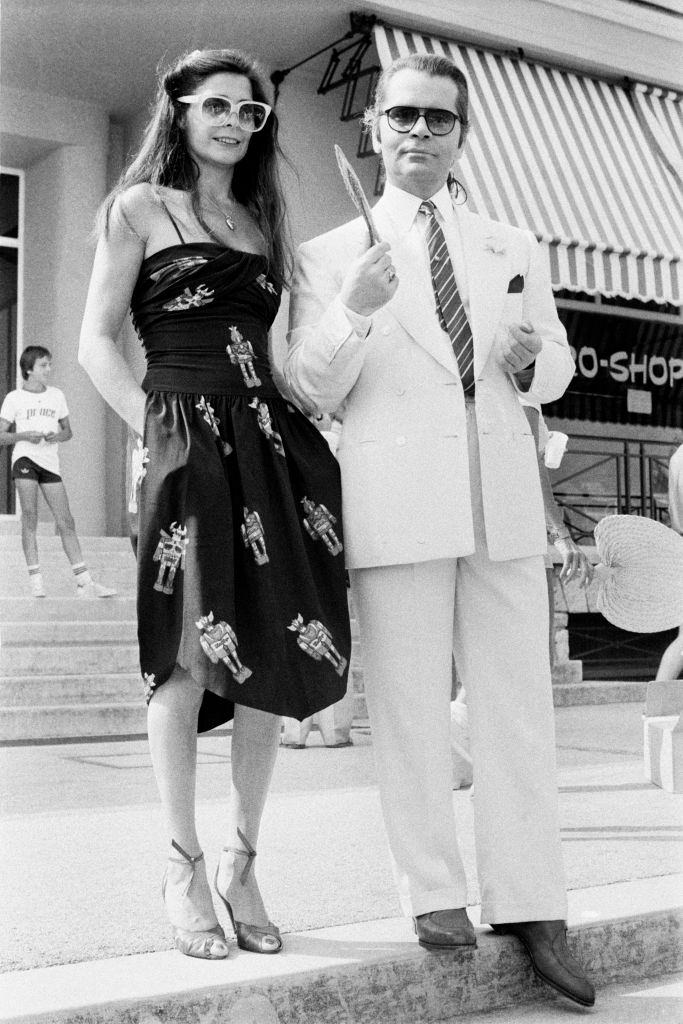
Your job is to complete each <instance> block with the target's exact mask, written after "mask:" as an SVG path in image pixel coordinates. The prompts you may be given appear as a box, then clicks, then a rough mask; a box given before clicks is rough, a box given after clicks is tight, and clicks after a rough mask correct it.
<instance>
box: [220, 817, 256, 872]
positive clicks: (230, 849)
mask: <svg viewBox="0 0 683 1024" xmlns="http://www.w3.org/2000/svg"><path fill="white" fill-rule="evenodd" d="M237 838H238V839H239V840H240V842H242V843H244V845H245V847H246V849H242V848H241V847H239V846H224V847H223V849H224V850H225V852H226V853H239V854H241V855H242V856H243V857H246V858H247V863H246V864H245V865H244V868H243V869H242V874H241V875H240V882H241V883H242V885H244V883H245V882H246V880H247V878H248V877H249V872H250V871H251V869H252V867H253V866H254V857H255V856H256V850H255V849H254V847H253V846H252V845H251V843H250V842H249V840H248V839H247V837H246V836H245V834H244V832H243V831H242V829H240V828H238V829H237Z"/></svg>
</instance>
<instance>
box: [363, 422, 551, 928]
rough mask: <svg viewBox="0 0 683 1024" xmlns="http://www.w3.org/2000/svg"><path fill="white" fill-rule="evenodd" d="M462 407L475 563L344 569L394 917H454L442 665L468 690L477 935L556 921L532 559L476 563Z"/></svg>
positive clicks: (457, 901) (541, 652) (481, 554)
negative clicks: (483, 925) (397, 913)
mask: <svg viewBox="0 0 683 1024" xmlns="http://www.w3.org/2000/svg"><path fill="white" fill-rule="evenodd" d="M475 427H476V424H475V421H474V405H473V404H468V428H469V438H470V484H471V489H472V505H473V513H474V520H475V537H476V552H475V554H473V555H469V556H467V557H464V558H458V559H448V560H441V561H431V562H420V563H415V564H408V565H391V566H378V567H373V568H367V569H355V570H353V571H352V573H351V584H352V589H353V596H354V603H355V607H356V612H357V615H358V621H359V626H360V631H361V640H362V651H363V669H364V680H365V693H366V700H367V705H368V713H369V716H370V723H371V727H372V738H373V746H374V749H375V757H376V761H377V771H378V780H379V789H380V797H381V802H382V810H383V814H384V821H385V826H386V830H387V835H388V839H389V846H390V849H391V853H392V857H393V861H394V872H395V877H396V882H397V886H398V891H399V898H400V901H401V908H402V910H403V912H404V913H405V914H407V915H415V916H417V915H419V914H425V913H429V912H430V911H433V910H443V909H447V908H451V907H463V906H465V905H466V903H467V884H466V878H465V872H464V868H463V864H462V860H461V857H460V853H459V851H458V845H457V839H456V826H455V816H454V811H453V793H452V789H451V760H450V759H451V754H450V738H449V729H450V698H451V658H452V656H453V655H454V656H455V659H456V666H457V670H458V675H459V677H460V679H461V680H462V682H463V684H464V686H465V687H466V690H467V703H468V710H469V722H470V744H471V753H472V759H473V769H474V829H475V844H476V853H477V869H478V876H479V886H480V891H481V904H482V921H483V922H488V923H502V922H512V921H538V920H551V919H557V918H565V917H566V910H567V903H566V885H565V880H564V870H563V866H562V853H561V847H560V838H559V824H558V808H557V781H556V766H555V730H554V716H553V704H552V691H551V680H550V664H549V656H548V641H547V637H548V592H547V587H546V580H545V571H544V565H543V556H542V555H538V556H535V557H532V558H519V559H513V560H511V561H505V562H492V561H491V560H490V559H489V557H488V553H487V550H486V540H485V535H484V530H483V509H482V503H481V483H480V473H479V452H478V445H477V437H476V429H475Z"/></svg>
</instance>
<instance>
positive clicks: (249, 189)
mask: <svg viewBox="0 0 683 1024" xmlns="http://www.w3.org/2000/svg"><path fill="white" fill-rule="evenodd" d="M223 72H228V73H230V74H235V75H244V76H245V78H248V79H249V81H250V82H251V88H252V95H253V98H254V99H255V100H258V101H259V102H261V103H267V102H268V96H267V93H266V85H265V79H264V76H263V73H262V72H261V69H260V67H259V65H258V64H257V63H256V61H255V60H254V59H253V58H251V57H249V56H247V55H246V54H244V53H241V52H240V51H239V50H193V51H192V52H191V53H187V54H185V55H184V56H182V57H180V58H179V59H178V60H177V61H176V63H175V64H174V65H173V67H171V68H170V69H169V70H167V71H166V72H164V73H162V74H161V75H160V77H159V85H158V90H157V97H156V102H155V107H154V112H153V114H152V118H151V120H150V122H149V124H148V125H147V128H146V129H145V133H144V137H143V140H142V146H141V147H140V150H139V152H138V154H137V156H136V157H135V159H134V160H133V161H132V163H131V164H130V165H129V166H128V167H127V168H126V169H125V170H124V171H123V173H122V174H121V177H120V178H119V181H118V182H117V184H116V186H115V187H114V188H113V189H112V191H111V192H110V193H109V195H108V196H107V198H106V199H105V201H104V203H103V204H102V207H101V210H100V217H99V222H98V226H99V227H100V229H101V230H103V231H104V232H105V233H106V232H107V231H108V228H109V220H110V215H111V210H112V206H113V204H114V202H115V201H116V199H117V197H118V196H119V195H120V194H121V193H122V192H124V191H125V190H126V189H128V188H130V187H131V185H137V184H140V183H148V184H150V185H152V186H166V187H168V188H176V189H182V190H184V191H186V192H188V193H189V194H190V198H191V203H192V210H193V212H194V214H195V216H196V217H197V219H198V220H199V221H200V223H203V222H202V220H201V216H200V213H199V194H198V190H197V180H198V177H199V168H198V166H197V164H196V162H195V160H193V158H192V156H191V155H190V153H189V152H188V150H187V146H186V145H185V137H184V133H183V130H182V128H181V126H180V123H179V120H180V116H181V114H182V110H183V106H182V104H180V103H178V97H179V96H185V95H187V94H190V93H193V92H196V91H197V89H198V87H199V86H200V85H201V84H202V82H203V81H204V79H205V78H208V77H209V76H210V75H215V74H220V73H223ZM277 134H278V121H277V117H276V115H275V112H274V111H273V112H272V113H271V114H270V116H269V117H268V119H267V121H266V124H265V127H264V128H263V129H262V130H261V131H259V132H254V133H253V135H252V137H251V139H250V140H249V146H248V148H247V151H246V153H245V155H244V157H243V159H242V160H240V162H239V163H238V164H237V165H236V166H235V170H234V174H233V179H232V191H233V194H234V196H235V198H236V199H237V200H238V202H240V203H243V204H244V205H245V206H246V207H248V209H250V210H251V211H252V213H253V214H254V216H255V217H256V220H257V223H258V226H259V228H260V230H261V232H262V233H263V237H264V239H265V243H266V255H267V257H268V264H269V270H270V274H271V276H272V277H273V278H274V279H275V280H276V281H277V282H278V283H279V284H280V285H287V284H288V282H289V280H290V277H291V272H292V251H291V245H290V242H289V231H288V226H287V218H286V213H285V206H284V201H283V197H282V184H281V181H280V175H279V171H278V158H279V157H282V156H283V154H282V150H281V149H280V145H279V143H278V138H277Z"/></svg>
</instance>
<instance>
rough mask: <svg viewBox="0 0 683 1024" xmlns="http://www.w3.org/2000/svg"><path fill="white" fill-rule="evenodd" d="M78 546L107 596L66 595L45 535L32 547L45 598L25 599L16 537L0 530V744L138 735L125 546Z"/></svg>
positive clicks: (140, 720) (141, 718)
mask: <svg viewBox="0 0 683 1024" xmlns="http://www.w3.org/2000/svg"><path fill="white" fill-rule="evenodd" d="M81 544H82V547H83V555H84V558H85V561H86V563H87V565H88V568H89V569H90V571H91V573H92V575H93V577H94V578H95V579H96V580H98V581H101V582H103V583H106V584H107V585H109V586H112V587H115V588H116V590H117V591H118V594H117V596H116V597H114V598H107V599H91V600H81V599H79V598H78V597H76V596H75V586H74V582H73V578H72V576H71V572H70V569H69V564H68V562H67V560H66V557H65V556H64V553H63V552H62V549H61V544H60V542H59V538H58V537H55V536H49V535H47V534H46V535H41V536H40V538H39V550H40V560H41V567H42V571H43V579H44V581H45V588H46V590H47V593H48V597H47V598H40V599H36V598H33V597H31V596H30V587H29V582H28V576H27V573H26V566H25V563H24V558H23V554H22V551H21V544H20V540H19V537H18V536H17V535H12V534H2V535H0V566H1V567H2V568H1V569H0V742H4V743H25V742H36V741H41V740H42V741H49V740H56V739H62V740H63V739H76V738H79V739H80V738H90V739H92V738H95V737H105V736H129V735H144V733H145V704H144V700H143V697H142V682H141V679H140V672H139V667H138V654H137V638H136V630H137V626H136V621H135V559H134V557H133V552H132V549H131V546H130V542H129V541H128V539H127V538H123V537H87V538H81Z"/></svg>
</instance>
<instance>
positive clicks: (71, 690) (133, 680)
mask: <svg viewBox="0 0 683 1024" xmlns="http://www.w3.org/2000/svg"><path fill="white" fill-rule="evenodd" d="M143 692H144V684H143V682H142V679H141V678H140V673H139V672H127V673H124V672H117V673H110V674H107V675H103V674H100V673H98V674H97V675H86V674H84V675H64V676H58V675H46V676H0V708H8V707H31V708H33V709H34V710H35V711H39V710H41V709H44V710H45V711H46V713H47V714H49V711H50V707H51V706H54V705H63V706H66V705H68V704H72V705H74V706H77V707H78V706H80V705H82V704H84V703H85V704H98V705H99V704H112V705H120V704H129V703H131V702H133V701H136V700H140V699H141V698H142V695H143Z"/></svg>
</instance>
